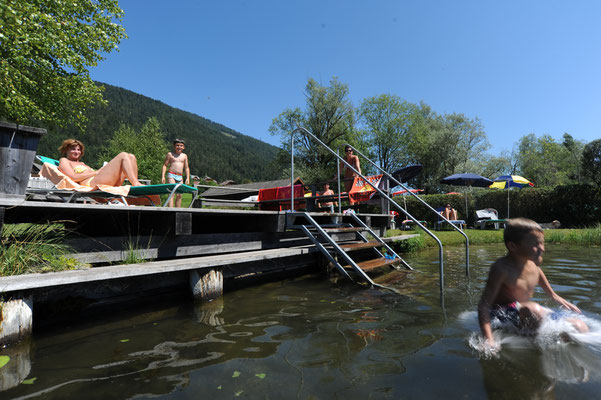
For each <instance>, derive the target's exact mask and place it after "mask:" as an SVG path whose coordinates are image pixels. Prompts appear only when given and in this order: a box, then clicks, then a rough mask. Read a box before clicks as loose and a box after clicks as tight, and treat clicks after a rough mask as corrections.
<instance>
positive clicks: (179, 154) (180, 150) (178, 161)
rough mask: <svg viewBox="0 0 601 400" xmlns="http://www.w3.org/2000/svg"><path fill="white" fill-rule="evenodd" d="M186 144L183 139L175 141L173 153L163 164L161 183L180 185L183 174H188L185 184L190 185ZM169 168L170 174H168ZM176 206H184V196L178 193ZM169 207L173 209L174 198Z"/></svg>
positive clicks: (170, 153) (170, 200) (169, 153)
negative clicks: (185, 151) (185, 152)
mask: <svg viewBox="0 0 601 400" xmlns="http://www.w3.org/2000/svg"><path fill="white" fill-rule="evenodd" d="M185 148H186V144H185V143H184V141H183V140H182V139H175V140H174V141H173V151H170V152H168V153H167V155H166V156H165V162H164V163H163V171H162V172H161V176H162V177H161V182H162V183H165V181H167V183H180V182H181V181H182V180H183V174H184V172H185V173H186V180H185V182H184V183H185V184H186V185H189V184H190V168H189V167H188V156H187V155H186V154H184V149H185ZM167 168H168V169H169V172H167ZM165 172H167V174H166V175H167V179H165ZM175 206H176V207H181V206H182V195H181V193H178V194H176V195H175ZM169 207H173V197H172V198H171V199H169Z"/></svg>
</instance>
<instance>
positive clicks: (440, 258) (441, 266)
mask: <svg viewBox="0 0 601 400" xmlns="http://www.w3.org/2000/svg"><path fill="white" fill-rule="evenodd" d="M296 132H300V133H301V134H303V135H306V136H309V137H310V138H312V139H313V140H314V141H316V142H317V143H318V144H319V145H321V146H322V147H324V148H325V149H326V150H327V151H328V152H330V153H331V154H333V155H334V156H335V157H336V159H337V160H338V161H339V162H337V163H336V164H337V168H338V174H337V179H338V193H340V162H342V163H344V164H345V165H346V167H347V168H349V169H350V170H351V171H353V172H354V173H355V174H356V175H357V176H359V177H361V178H362V179H363V181H364V182H366V183H367V184H368V185H370V186H371V187H372V188H373V189H374V190H375V191H376V192H377V193H378V194H379V195H380V196H381V197H382V198H383V199H386V200H387V201H388V203H389V204H391V205H392V206H393V207H395V208H396V209H398V210H399V211H401V212H402V213H403V214H405V216H406V217H407V218H408V219H410V220H411V221H413V222H414V223H415V224H416V225H417V226H418V227H419V228H420V229H422V230H423V231H424V232H426V234H428V235H429V236H430V237H431V238H432V239H434V241H435V242H436V244H437V245H438V264H439V272H440V291H441V293H442V292H444V257H443V247H442V242H441V241H440V239H438V237H436V235H435V234H434V233H433V232H431V231H430V230H429V229H428V228H426V227H425V226H424V225H422V223H421V222H419V221H418V220H417V219H416V218H415V217H414V216H413V215H411V214H410V213H409V212H408V211H407V210H406V209H404V208H403V207H401V206H400V205H399V204H398V203H397V202H395V201H394V200H392V198H391V197H390V196H388V194H387V193H385V192H384V191H383V190H381V189H380V188H378V187H376V186H375V185H373V184H372V183H371V182H370V181H369V180H368V179H367V177H365V176H364V175H363V174H361V173H360V172H359V171H357V170H356V169H355V168H354V167H353V166H352V165H350V164H349V163H348V162H347V161H346V160H345V159H344V158H343V157H341V156H340V155H339V154H338V152H335V151H334V150H332V149H331V148H330V147H329V146H328V145H326V144H325V143H323V142H322V141H321V140H320V139H319V138H318V137H317V136H315V135H314V134H313V133H311V132H310V131H309V130H307V129H305V128H303V127H301V126H298V127H297V128H296V129H294V130H293V131H292V132H290V154H291V160H290V162H291V166H290V171H291V173H290V177H291V178H290V186H291V187H293V186H294V133H296ZM351 148H353V150H354V151H355V152H357V153H358V154H359V155H361V156H362V157H363V158H365V159H366V160H367V161H368V162H370V163H371V164H372V165H373V166H374V167H376V168H377V169H378V170H380V171H381V172H382V173H383V174H384V175H386V177H388V179H390V180H391V181H392V182H394V183H396V184H397V185H399V186H401V187H402V188H403V189H405V190H407V192H408V193H409V194H410V195H412V196H414V197H415V198H417V199H418V201H420V202H422V203H423V204H424V205H426V207H427V208H428V209H429V210H431V211H433V212H434V213H436V214H437V216H438V217H440V218H442V219H443V220H445V221H446V222H448V223H449V224H450V225H451V226H452V227H453V228H455V229H456V230H458V231H459V232H460V233H461V234H462V235H463V236H464V238H465V248H466V274H469V239H468V237H467V235H466V234H465V233H464V232H463V231H461V229H459V228H457V227H456V226H454V225H453V224H452V223H451V222H450V221H449V220H448V219H447V218H445V217H444V216H442V215H440V214H439V213H438V212H437V211H436V210H435V209H434V208H432V207H431V206H430V205H429V204H427V203H426V202H425V201H423V200H422V199H421V198H419V196H417V195H416V194H415V193H412V192H411V191H410V190H409V188H407V187H406V186H405V185H404V184H403V183H401V182H399V181H398V180H397V179H395V178H394V177H393V176H392V175H390V174H389V173H388V172H387V171H384V170H383V169H382V168H380V167H379V166H378V165H376V164H375V163H374V162H373V161H371V160H370V159H369V158H368V157H366V156H365V155H363V154H362V153H360V152H359V151H358V150H357V149H355V148H354V147H352V146H351ZM291 192H292V191H291ZM290 204H291V207H290V208H291V210H292V211H294V195H292V196H291V198H290ZM338 204H339V210H340V207H341V205H340V204H341V203H340V201H339V202H338Z"/></svg>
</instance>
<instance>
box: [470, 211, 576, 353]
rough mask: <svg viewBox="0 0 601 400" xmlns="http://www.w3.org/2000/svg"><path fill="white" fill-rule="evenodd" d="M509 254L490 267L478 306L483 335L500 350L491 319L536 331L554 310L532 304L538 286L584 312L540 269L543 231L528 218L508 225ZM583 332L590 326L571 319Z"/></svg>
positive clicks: (558, 299)
mask: <svg viewBox="0 0 601 400" xmlns="http://www.w3.org/2000/svg"><path fill="white" fill-rule="evenodd" d="M503 239H504V240H505V247H507V250H508V253H507V255H506V256H505V257H501V258H499V259H498V260H497V261H496V262H495V263H494V264H493V265H492V267H491V268H490V272H489V274H488V280H487V282H486V286H485V288H484V292H483V293H482V298H481V299H480V303H479V304H478V321H479V323H480V329H481V330H482V334H483V335H484V337H485V338H486V340H487V342H488V344H489V345H490V346H491V347H496V344H495V341H494V338H493V335H492V329H491V325H490V321H491V318H498V319H499V320H500V321H501V322H510V323H512V324H514V325H515V326H516V327H518V328H520V329H521V328H526V329H528V330H532V331H535V330H536V329H538V327H539V326H540V322H541V320H542V319H543V318H546V317H548V316H551V314H553V311H552V310H550V309H548V308H546V307H542V306H541V305H539V304H538V303H536V302H534V301H531V300H530V298H531V297H532V294H533V293H534V288H535V287H536V285H540V286H541V287H542V288H543V290H544V291H545V293H547V295H548V296H549V297H551V298H552V299H553V300H555V301H556V302H557V303H559V304H560V305H562V306H563V307H565V308H567V309H568V310H571V311H574V312H577V313H581V311H580V310H579V309H578V307H576V306H575V305H574V304H572V303H570V302H568V301H567V300H565V299H564V298H562V297H561V296H559V295H558V294H557V293H555V292H554V291H553V289H552V288H551V284H549V281H548V280H547V277H546V276H545V274H544V273H543V270H542V269H541V268H540V265H541V263H542V261H543V252H544V251H545V237H544V235H543V230H542V228H541V227H540V226H539V225H538V224H537V223H536V222H534V221H532V220H529V219H526V218H514V219H510V220H509V221H508V222H507V226H506V228H505V232H504V233H503ZM567 321H569V322H570V323H571V324H572V325H573V326H574V328H576V329H577V330H578V331H579V332H588V326H587V325H586V324H585V323H584V322H583V321H581V320H579V319H577V318H568V319H567Z"/></svg>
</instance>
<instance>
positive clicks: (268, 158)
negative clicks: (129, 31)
mask: <svg viewBox="0 0 601 400" xmlns="http://www.w3.org/2000/svg"><path fill="white" fill-rule="evenodd" d="M97 84H99V85H101V86H104V88H105V90H104V93H103V97H104V99H105V100H107V102H108V104H107V105H106V106H101V105H96V106H94V107H92V108H90V109H89V110H88V112H87V113H86V116H87V117H88V123H87V127H86V129H85V131H84V132H80V131H79V130H78V129H77V128H75V127H68V128H64V129H58V128H50V129H48V135H46V136H45V137H44V138H42V140H41V141H40V145H39V148H38V153H39V154H42V155H45V156H49V157H57V158H58V157H59V154H58V151H57V148H58V147H59V146H60V144H61V143H62V141H63V140H64V139H67V138H76V139H78V140H81V141H82V142H83V143H84V144H85V146H86V155H85V161H86V163H88V164H90V165H91V166H92V167H98V166H100V164H102V161H105V160H99V159H98V155H99V154H100V152H101V151H102V149H103V148H104V147H105V146H106V144H107V143H108V141H109V140H110V139H111V138H112V136H113V134H114V132H115V131H116V130H117V129H118V128H119V126H120V125H121V124H126V125H129V126H130V127H132V128H133V129H135V130H139V129H140V128H141V127H142V125H143V124H144V123H145V122H146V121H147V120H148V119H149V118H151V117H156V118H157V119H158V121H159V123H160V125H161V130H162V132H163V134H164V136H165V139H166V141H167V142H168V143H169V144H170V143H171V142H172V141H173V139H175V138H181V139H184V140H185V141H186V150H185V153H186V154H187V155H188V158H189V161H190V172H191V173H192V174H194V175H199V176H201V177H202V176H205V175H207V176H210V177H212V178H214V179H217V180H218V181H223V180H226V179H231V180H234V181H236V182H246V181H261V180H271V179H276V178H278V177H279V176H278V172H277V168H275V167H273V165H272V163H273V161H274V160H275V158H276V154H277V152H278V150H279V149H278V148H277V147H275V146H272V145H271V144H268V143H265V142H263V141H261V140H259V139H256V138H253V137H251V136H248V135H245V134H243V133H240V132H238V131H235V130H234V129H231V128H229V127H227V126H225V125H223V124H220V123H217V122H214V121H211V120H209V119H207V118H204V117H202V116H200V115H197V114H194V113H192V112H190V111H185V110H181V109H178V108H175V107H172V106H170V105H168V104H166V103H164V102H162V101H160V100H156V99H152V98H150V97H147V96H144V95H142V94H139V93H136V92H133V91H131V90H128V89H124V88H120V87H117V86H113V85H110V84H107V83H99V82H97ZM169 147H171V145H169ZM157 162H158V163H162V162H163V160H157Z"/></svg>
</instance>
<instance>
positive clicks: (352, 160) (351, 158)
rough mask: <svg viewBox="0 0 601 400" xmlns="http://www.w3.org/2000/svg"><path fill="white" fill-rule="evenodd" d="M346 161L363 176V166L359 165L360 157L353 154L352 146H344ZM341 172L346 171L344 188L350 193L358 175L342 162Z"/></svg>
mask: <svg viewBox="0 0 601 400" xmlns="http://www.w3.org/2000/svg"><path fill="white" fill-rule="evenodd" d="M344 161H346V162H347V163H349V164H350V165H351V166H352V167H353V168H354V169H356V170H357V171H358V172H359V173H360V174H361V164H360V163H359V157H357V156H356V155H354V154H353V148H352V147H351V146H348V145H347V146H344ZM340 170H341V171H344V188H345V190H346V192H347V193H348V192H349V191H350V190H351V189H352V187H353V181H354V179H355V177H356V176H358V175H357V173H356V172H354V171H353V170H352V169H350V168H349V167H348V166H347V165H346V164H345V163H343V162H342V161H341V162H340Z"/></svg>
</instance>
